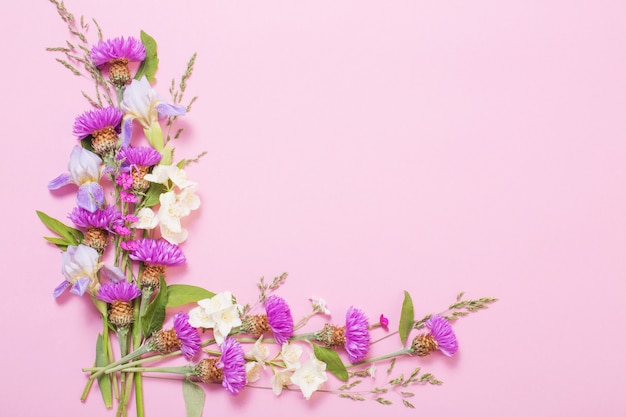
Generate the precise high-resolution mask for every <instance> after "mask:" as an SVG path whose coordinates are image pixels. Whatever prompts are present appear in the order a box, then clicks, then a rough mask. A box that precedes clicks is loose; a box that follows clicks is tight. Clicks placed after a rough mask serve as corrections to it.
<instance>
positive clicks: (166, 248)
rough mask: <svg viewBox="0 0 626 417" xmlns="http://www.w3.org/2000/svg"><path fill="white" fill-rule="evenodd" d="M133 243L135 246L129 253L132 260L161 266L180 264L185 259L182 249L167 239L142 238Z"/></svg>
mask: <svg viewBox="0 0 626 417" xmlns="http://www.w3.org/2000/svg"><path fill="white" fill-rule="evenodd" d="M135 243H136V246H135V248H134V249H133V250H132V251H131V253H130V255H129V256H130V258H131V259H132V260H134V261H142V262H145V263H147V264H151V265H162V266H175V265H181V264H183V263H185V261H186V259H185V255H184V254H183V251H182V250H180V248H179V247H178V246H177V245H174V244H172V243H170V242H168V241H167V240H164V239H159V240H154V239H150V238H144V239H139V240H137V241H135Z"/></svg>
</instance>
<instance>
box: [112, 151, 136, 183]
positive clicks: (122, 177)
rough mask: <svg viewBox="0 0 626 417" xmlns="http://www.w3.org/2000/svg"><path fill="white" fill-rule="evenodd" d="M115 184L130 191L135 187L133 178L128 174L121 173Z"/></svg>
mask: <svg viewBox="0 0 626 417" xmlns="http://www.w3.org/2000/svg"><path fill="white" fill-rule="evenodd" d="M122 149H124V148H122ZM115 183H116V184H117V185H121V186H122V188H123V189H124V190H128V189H129V188H130V187H132V186H133V177H132V176H131V175H130V174H129V173H127V172H121V173H120V175H118V176H117V178H115Z"/></svg>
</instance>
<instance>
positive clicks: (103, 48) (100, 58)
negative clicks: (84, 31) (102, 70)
mask: <svg viewBox="0 0 626 417" xmlns="http://www.w3.org/2000/svg"><path fill="white" fill-rule="evenodd" d="M145 57H146V48H145V47H144V46H143V43H141V41H140V40H139V39H136V38H133V37H128V38H124V37H123V36H122V37H117V38H114V39H107V40H101V41H99V42H98V43H97V44H96V45H94V47H93V48H91V60H92V61H93V63H94V65H95V66H97V67H101V66H103V65H105V64H109V79H110V80H111V82H112V83H113V84H114V85H115V86H116V87H118V88H121V87H123V86H124V85H126V84H128V82H129V81H130V78H131V77H130V70H129V69H128V63H129V62H130V61H143V60H144V59H145Z"/></svg>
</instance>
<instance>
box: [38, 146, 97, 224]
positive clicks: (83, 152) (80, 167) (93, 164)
mask: <svg viewBox="0 0 626 417" xmlns="http://www.w3.org/2000/svg"><path fill="white" fill-rule="evenodd" d="M68 170H69V174H61V175H59V176H58V177H56V178H55V179H53V180H52V181H50V182H49V183H48V189H49V190H56V189H58V188H61V187H63V186H65V185H68V184H76V185H77V186H78V194H76V204H77V205H78V206H79V207H82V208H84V209H85V210H88V211H90V212H92V213H93V212H94V211H96V210H97V209H98V207H100V206H102V205H103V204H104V189H103V188H102V186H101V185H100V183H99V181H100V176H101V175H102V159H101V158H100V157H99V156H98V155H96V154H95V153H93V152H90V151H88V150H87V149H83V148H82V147H80V146H75V147H74V149H73V150H72V154H71V155H70V162H69V164H68Z"/></svg>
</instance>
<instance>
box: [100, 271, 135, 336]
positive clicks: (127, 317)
mask: <svg viewBox="0 0 626 417" xmlns="http://www.w3.org/2000/svg"><path fill="white" fill-rule="evenodd" d="M140 295H141V290H140V289H139V287H138V286H137V284H135V283H132V282H127V281H119V282H111V283H108V284H103V285H101V286H100V289H99V290H98V294H97V295H96V298H97V299H99V300H102V301H104V302H105V303H108V304H109V307H108V314H107V318H108V320H109V323H111V324H112V325H114V326H116V327H117V330H118V332H119V331H122V330H126V331H127V330H128V327H129V325H130V324H131V323H132V322H133V321H134V320H135V317H134V314H133V306H132V305H131V303H130V302H131V301H132V300H134V299H135V298H137V297H139V296H140Z"/></svg>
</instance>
